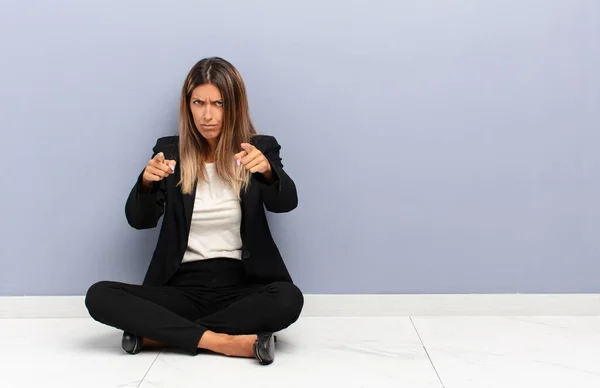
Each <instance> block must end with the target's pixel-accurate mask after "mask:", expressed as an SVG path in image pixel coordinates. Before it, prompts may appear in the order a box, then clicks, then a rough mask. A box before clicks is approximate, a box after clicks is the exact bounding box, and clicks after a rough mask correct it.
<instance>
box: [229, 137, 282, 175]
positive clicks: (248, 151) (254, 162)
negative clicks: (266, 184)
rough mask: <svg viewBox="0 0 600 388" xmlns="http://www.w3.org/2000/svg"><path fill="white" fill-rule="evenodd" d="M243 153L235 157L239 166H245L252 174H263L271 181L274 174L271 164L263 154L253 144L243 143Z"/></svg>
mask: <svg viewBox="0 0 600 388" xmlns="http://www.w3.org/2000/svg"><path fill="white" fill-rule="evenodd" d="M242 149H243V151H241V152H238V153H237V154H235V155H234V159H235V161H236V163H237V165H238V166H244V167H245V168H246V170H249V171H250V172H252V173H255V172H257V173H259V174H263V175H264V176H265V178H267V179H271V178H272V176H273V173H272V171H271V163H269V159H267V158H266V157H265V155H263V153H262V152H260V150H259V149H258V148H256V147H254V146H253V145H252V144H248V143H242Z"/></svg>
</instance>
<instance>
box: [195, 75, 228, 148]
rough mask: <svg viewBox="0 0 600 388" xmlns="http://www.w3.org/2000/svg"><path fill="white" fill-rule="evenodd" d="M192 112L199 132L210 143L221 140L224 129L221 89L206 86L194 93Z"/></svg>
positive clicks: (201, 86) (209, 85) (197, 88)
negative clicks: (220, 136)
mask: <svg viewBox="0 0 600 388" xmlns="http://www.w3.org/2000/svg"><path fill="white" fill-rule="evenodd" d="M190 110H191V111H192V116H193V117H194V124H196V128H198V131H199V132H200V134H201V135H202V137H204V138H205V139H206V140H208V141H209V142H210V141H211V140H212V141H214V140H216V139H218V138H219V135H220V134H221V130H222V129H223V99H222V97H221V92H220V91H219V88H217V87H216V86H215V85H211V84H204V85H200V86H197V87H196V88H195V89H194V90H193V91H192V96H191V98H190Z"/></svg>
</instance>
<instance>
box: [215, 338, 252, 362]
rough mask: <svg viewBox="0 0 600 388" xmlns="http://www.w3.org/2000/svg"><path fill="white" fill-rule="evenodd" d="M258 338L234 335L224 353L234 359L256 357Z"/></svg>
mask: <svg viewBox="0 0 600 388" xmlns="http://www.w3.org/2000/svg"><path fill="white" fill-rule="evenodd" d="M256 338H257V337H256V335H233V336H231V338H230V341H228V342H229V343H228V344H226V345H225V347H224V348H223V352H222V353H223V354H225V355H226V356H232V357H254V343H255V342H256Z"/></svg>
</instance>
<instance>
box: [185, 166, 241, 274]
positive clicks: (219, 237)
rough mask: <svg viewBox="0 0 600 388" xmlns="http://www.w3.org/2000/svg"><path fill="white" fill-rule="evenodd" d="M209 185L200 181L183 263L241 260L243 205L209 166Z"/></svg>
mask: <svg viewBox="0 0 600 388" xmlns="http://www.w3.org/2000/svg"><path fill="white" fill-rule="evenodd" d="M205 166H206V167H205V168H206V178H207V180H206V181H198V185H197V188H196V198H195V200H194V210H193V213H192V221H191V225H190V235H189V239H188V247H187V250H186V252H185V254H184V255H183V260H182V262H183V263H186V262H190V261H196V260H205V259H213V258H218V257H227V258H232V259H238V260H241V256H242V255H241V250H242V237H241V236H240V224H241V222H242V210H241V208H240V201H239V199H238V198H237V195H236V193H235V191H234V190H233V188H232V187H231V185H229V184H228V183H227V182H225V181H223V179H221V177H219V175H217V171H216V167H215V164H214V163H206V164H205Z"/></svg>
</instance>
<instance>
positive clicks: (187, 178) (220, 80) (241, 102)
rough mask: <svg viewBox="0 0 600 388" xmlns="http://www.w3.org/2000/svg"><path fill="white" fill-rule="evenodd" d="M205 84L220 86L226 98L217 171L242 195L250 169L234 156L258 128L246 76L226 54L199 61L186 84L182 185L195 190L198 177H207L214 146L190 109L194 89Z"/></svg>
mask: <svg viewBox="0 0 600 388" xmlns="http://www.w3.org/2000/svg"><path fill="white" fill-rule="evenodd" d="M204 84H212V85H214V86H216V87H217V88H218V89H219V91H220V92H221V96H222V98H223V109H224V112H223V123H222V125H223V126H222V130H221V134H220V136H219V140H218V142H217V147H216V150H215V166H216V171H217V174H218V175H219V176H220V177H221V178H222V179H223V180H224V181H225V182H228V183H229V184H231V186H232V187H233V189H234V190H235V192H236V193H237V194H238V197H239V196H240V194H241V192H242V191H245V190H246V189H247V187H248V184H249V181H250V173H249V172H248V171H247V170H246V169H245V168H243V167H236V164H235V163H234V160H233V156H234V155H235V154H236V153H238V152H240V151H241V144H242V143H248V142H250V139H251V138H252V136H254V135H256V130H255V129H254V126H253V125H252V120H251V119H250V110H249V107H248V97H247V95H246V86H245V85H244V81H243V80H242V76H241V75H240V73H239V72H238V71H237V69H236V68H235V67H234V66H233V65H232V64H231V63H229V62H227V61H226V60H224V59H222V58H205V59H203V60H201V61H200V62H198V63H196V65H194V67H192V69H191V70H190V72H189V73H188V75H187V77H186V79H185V82H184V84H183V88H182V90H181V100H180V106H179V163H180V169H181V180H180V181H179V185H180V186H181V191H182V192H183V193H184V194H191V193H192V191H193V190H194V185H195V183H196V180H198V179H200V180H204V179H206V176H205V172H204V160H205V158H206V156H207V154H208V152H209V150H210V147H209V145H208V142H207V141H206V139H204V137H202V135H201V134H200V132H199V131H198V129H197V128H196V125H195V124H194V119H193V116H192V112H191V109H190V98H191V94H192V91H193V90H194V89H195V88H196V87H197V86H200V85H204Z"/></svg>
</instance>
